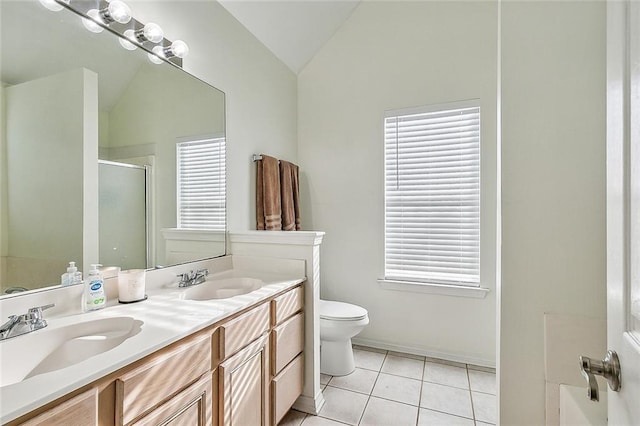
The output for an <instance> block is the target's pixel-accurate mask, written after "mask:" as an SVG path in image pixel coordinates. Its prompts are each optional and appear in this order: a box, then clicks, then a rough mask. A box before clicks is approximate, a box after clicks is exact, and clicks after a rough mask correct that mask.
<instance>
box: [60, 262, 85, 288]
mask: <svg viewBox="0 0 640 426" xmlns="http://www.w3.org/2000/svg"><path fill="white" fill-rule="evenodd" d="M81 282H82V272H80V271H78V268H77V267H76V262H69V266H68V267H67V272H65V273H64V274H62V276H61V277H60V284H62V286H68V285H74V284H80V283H81Z"/></svg>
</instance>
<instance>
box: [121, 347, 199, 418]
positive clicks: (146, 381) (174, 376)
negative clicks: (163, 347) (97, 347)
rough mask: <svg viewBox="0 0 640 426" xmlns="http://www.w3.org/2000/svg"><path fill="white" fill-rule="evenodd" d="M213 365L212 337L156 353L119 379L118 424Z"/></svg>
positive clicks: (181, 386) (188, 382)
mask: <svg viewBox="0 0 640 426" xmlns="http://www.w3.org/2000/svg"><path fill="white" fill-rule="evenodd" d="M210 367H211V337H210V336H209V335H204V336H200V337H198V338H196V339H193V340H190V341H188V342H185V343H183V344H181V345H179V346H177V347H175V348H172V349H170V350H168V351H166V352H163V353H161V354H158V355H157V356H154V357H153V358H152V359H150V360H149V361H147V362H145V363H143V364H142V365H140V366H139V367H137V368H135V369H133V370H132V371H130V372H128V373H126V374H124V375H122V376H121V377H119V378H118V379H117V380H116V424H117V425H126V424H129V423H130V422H131V421H132V420H134V419H136V418H137V417H138V416H140V415H141V414H143V413H144V412H146V411H148V410H149V409H150V408H152V407H154V406H156V405H158V404H159V403H161V402H162V401H164V400H166V399H167V398H168V397H170V396H171V395H173V394H175V393H177V392H178V391H180V390H182V389H184V388H186V387H187V386H188V385H190V384H191V383H193V382H195V381H196V380H198V379H199V378H200V377H201V376H202V375H203V374H204V373H207V372H209V371H210Z"/></svg>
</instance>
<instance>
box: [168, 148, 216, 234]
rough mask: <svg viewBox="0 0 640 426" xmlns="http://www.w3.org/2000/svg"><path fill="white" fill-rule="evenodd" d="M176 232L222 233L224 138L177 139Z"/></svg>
mask: <svg viewBox="0 0 640 426" xmlns="http://www.w3.org/2000/svg"><path fill="white" fill-rule="evenodd" d="M176 170H177V194H176V196H177V203H176V204H177V228H178V229H206V230H211V231H221V232H224V230H225V202H226V193H225V188H226V184H225V176H226V170H225V138H224V137H212V136H209V137H197V138H181V139H180V141H179V142H178V143H177V144H176Z"/></svg>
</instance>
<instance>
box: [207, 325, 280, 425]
mask: <svg viewBox="0 0 640 426" xmlns="http://www.w3.org/2000/svg"><path fill="white" fill-rule="evenodd" d="M268 343H269V335H268V334H267V335H264V336H262V337H260V338H258V339H257V340H256V341H255V342H253V343H251V344H249V345H248V346H247V347H246V348H244V349H242V350H241V351H240V352H238V353H237V354H235V355H234V356H232V357H230V358H228V359H227V360H226V361H224V362H223V363H222V364H220V367H219V370H218V371H219V379H218V380H219V392H220V398H219V404H220V406H219V416H220V417H219V422H220V425H224V426H247V425H251V426H258V425H266V422H267V404H266V401H268V398H267V396H268V395H267V392H268V387H267V383H268V380H269V375H268V365H269V359H268V358H269V351H268Z"/></svg>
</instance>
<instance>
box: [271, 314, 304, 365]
mask: <svg viewBox="0 0 640 426" xmlns="http://www.w3.org/2000/svg"><path fill="white" fill-rule="evenodd" d="M271 348H272V351H271V353H272V357H271V374H273V375H274V376H275V375H276V374H278V373H279V372H280V370H282V369H283V368H284V366H285V365H287V364H289V362H290V361H291V360H292V359H294V358H295V357H296V355H298V354H299V353H300V352H302V350H303V349H304V315H303V314H302V313H299V314H297V315H294V316H293V317H291V318H289V319H288V320H286V321H285V322H283V323H282V324H280V325H279V326H277V327H276V328H274V329H273V338H272V339H271Z"/></svg>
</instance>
